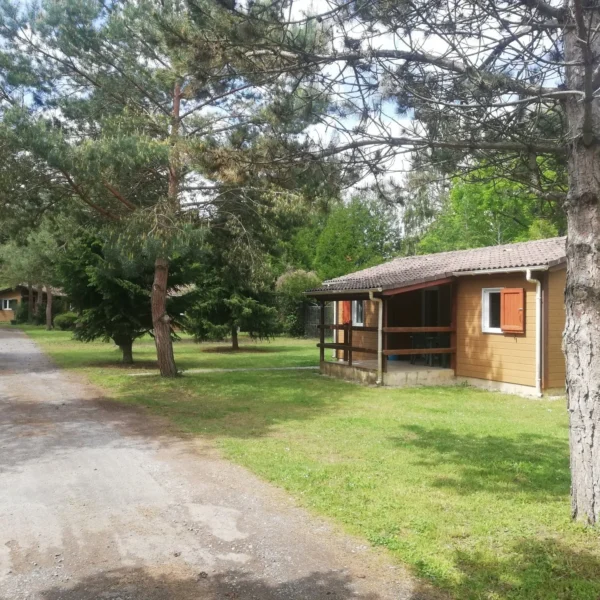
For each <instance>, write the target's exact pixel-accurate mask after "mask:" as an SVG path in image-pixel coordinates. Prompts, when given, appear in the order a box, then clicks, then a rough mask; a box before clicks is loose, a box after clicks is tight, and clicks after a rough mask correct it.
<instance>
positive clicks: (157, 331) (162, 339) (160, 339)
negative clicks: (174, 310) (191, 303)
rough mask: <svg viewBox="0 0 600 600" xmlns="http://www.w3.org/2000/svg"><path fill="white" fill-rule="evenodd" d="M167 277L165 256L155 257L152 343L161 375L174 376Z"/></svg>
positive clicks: (174, 367) (167, 269) (167, 270)
mask: <svg viewBox="0 0 600 600" xmlns="http://www.w3.org/2000/svg"><path fill="white" fill-rule="evenodd" d="M168 278H169V262H168V260H167V259H165V258H157V259H156V261H155V263H154V283H153V284H152V296H151V299H150V301H151V305H152V324H153V327H154V343H155V344H156V357H157V359H158V368H159V370H160V374H161V375H162V376H163V377H175V376H176V375H177V367H176V365H175V356H174V354H173V340H172V339H171V318H170V317H169V315H168V314H167V281H168Z"/></svg>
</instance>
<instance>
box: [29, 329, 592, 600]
mask: <svg viewBox="0 0 600 600" xmlns="http://www.w3.org/2000/svg"><path fill="white" fill-rule="evenodd" d="M28 333H29V334H30V335H31V336H32V337H33V338H34V339H36V340H37V341H38V342H39V343H40V344H41V345H42V346H43V347H44V348H45V349H46V350H47V351H48V352H49V353H50V354H51V355H52V356H53V358H54V360H55V361H57V362H58V363H59V364H60V365H63V366H66V367H68V368H72V369H78V370H80V371H82V372H83V373H85V374H86V375H87V376H88V377H89V378H90V379H91V380H92V381H93V382H94V383H97V384H99V385H102V386H103V387H104V389H106V390H107V394H109V395H110V396H111V397H113V398H114V399H115V400H117V401H119V402H124V403H129V404H135V405H142V406H145V407H148V408H149V409H150V410H151V411H153V412H154V413H156V414H159V415H163V416H167V417H168V418H169V419H171V420H172V421H173V422H174V423H175V424H176V425H177V426H178V427H179V428H180V429H181V430H183V431H186V432H191V433H194V434H196V435H199V436H203V437H204V438H207V439H210V440H213V441H214V443H215V444H217V445H218V446H219V447H220V448H221V449H222V450H223V452H224V454H225V455H226V456H228V457H229V458H231V459H232V460H234V461H237V462H238V463H240V464H242V465H245V466H246V467H248V468H249V469H251V470H252V471H254V472H255V473H257V474H258V475H260V476H261V477H263V478H265V479H267V480H269V481H272V482H274V483H275V484H277V485H279V486H281V487H283V488H285V489H286V490H288V491H289V492H290V493H292V494H293V495H294V496H295V497H296V498H297V499H298V500H299V502H300V503H302V504H303V505H305V506H307V507H308V508H310V509H311V510H313V511H315V512H317V513H320V514H323V515H326V516H329V517H331V518H333V519H334V520H336V521H337V522H338V523H340V524H342V525H343V526H344V527H345V528H346V530H348V531H350V532H352V533H354V534H358V535H360V536H362V537H364V538H365V539H367V540H369V541H370V542H371V543H372V544H373V545H376V546H382V547H385V548H387V549H388V550H389V552H390V553H391V554H392V555H393V556H394V557H395V558H396V559H397V560H399V561H401V562H403V563H404V564H406V565H409V566H410V567H411V569H412V571H413V572H414V573H415V574H416V575H418V576H420V577H423V578H424V579H426V580H428V581H429V582H432V583H433V584H435V585H436V586H438V587H439V588H441V589H443V590H447V591H448V592H450V594H451V595H452V596H453V597H455V598H457V599H460V600H471V599H473V600H475V599H478V600H479V599H486V600H496V599H507V600H508V599H511V600H512V599H515V600H517V599H518V600H525V599H527V600H538V599H539V600H542V599H543V600H551V599H553V600H559V599H560V600H597V599H598V598H599V597H600V539H599V535H598V531H597V530H586V529H585V528H584V527H582V526H580V525H577V524H573V523H571V521H570V515H569V460H568V429H567V416H566V410H565V406H564V401H557V400H554V401H549V400H525V399H523V398H519V397H514V396H507V395H501V394H495V393H487V392H482V391H478V390H474V389H471V388H464V387H458V388H418V389H404V390H393V389H375V388H365V387H359V386H355V385H352V384H349V383H345V382H341V381H337V380H332V379H326V378H323V377H320V376H319V375H317V374H316V373H315V372H312V371H296V372H290V371H270V372H265V371H262V372H238V373H226V374H225V373H205V374H196V375H187V376H183V377H181V378H178V379H176V380H162V379H160V378H158V377H148V378H143V380H141V379H140V378H138V377H130V376H129V374H128V373H127V372H124V371H123V370H122V369H118V368H114V367H110V363H111V361H114V360H115V359H117V358H118V355H117V354H116V353H115V351H114V350H112V349H111V347H110V346H109V345H107V344H80V343H77V342H73V341H70V340H69V339H68V335H67V334H64V333H60V332H45V331H43V330H41V329H29V330H28ZM253 348H255V349H259V348H260V349H265V351H259V352H248V353H245V352H241V353H239V354H235V355H232V354H230V353H223V354H220V353H215V352H205V351H203V348H202V347H199V346H197V345H193V344H191V343H189V342H183V343H180V344H178V345H176V355H177V358H178V362H179V364H180V365H182V366H183V365H185V366H186V367H187V368H191V367H192V366H195V367H203V366H207V367H208V366H210V367H216V366H219V367H221V366H239V365H240V364H243V365H245V366H251V365H253V366H260V367H264V366H268V365H272V366H293V365H299V366H306V365H310V364H315V363H316V360H317V350H316V348H315V347H314V342H312V341H311V342H305V341H294V340H286V339H278V340H276V341H273V342H271V343H264V344H259V345H256V346H253ZM151 356H152V348H151V345H150V344H149V343H148V342H143V343H142V344H138V345H137V358H140V359H143V360H150V359H151Z"/></svg>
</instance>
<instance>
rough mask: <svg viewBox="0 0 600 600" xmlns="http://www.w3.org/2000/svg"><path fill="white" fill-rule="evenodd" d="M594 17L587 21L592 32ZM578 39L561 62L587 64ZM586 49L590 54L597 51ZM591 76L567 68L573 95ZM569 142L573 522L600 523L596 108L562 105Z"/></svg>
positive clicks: (572, 38) (567, 343)
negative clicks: (564, 109)
mask: <svg viewBox="0 0 600 600" xmlns="http://www.w3.org/2000/svg"><path fill="white" fill-rule="evenodd" d="M598 20H599V17H598V16H595V17H594V18H592V19H591V24H590V27H591V28H593V29H594V30H595V27H596V25H597V23H598ZM580 35H581V32H578V31H576V30H575V29H574V28H571V29H569V30H565V59H566V61H567V62H573V63H576V62H577V63H581V62H586V61H587V60H588V58H589V53H588V51H587V49H586V48H585V47H584V46H586V44H585V43H582V42H581V39H586V38H585V36H584V38H580ZM593 37H595V39H596V41H595V42H592V45H593V46H594V48H593V54H594V55H595V56H598V55H599V51H600V44H599V42H598V41H597V38H598V36H593ZM586 72H587V73H588V74H589V72H590V71H589V69H587V67H586V68H581V67H579V66H573V67H569V68H567V71H566V75H567V84H568V87H569V88H571V89H579V90H585V89H586V88H587V85H586ZM566 111H567V119H568V124H569V132H568V138H569V139H570V140H571V141H570V146H569V156H568V168H569V194H568V197H567V204H566V209H567V221H568V239H567V284H566V290H565V307H566V325H565V332H564V337H563V349H564V352H565V358H566V367H567V380H566V388H567V405H568V412H569V442H570V457H571V458H570V460H571V507H572V515H573V518H574V519H578V520H581V521H584V522H587V523H589V524H596V523H598V522H599V521H600V242H599V240H600V144H599V141H598V138H599V136H600V107H599V106H598V102H597V101H594V102H591V99H590V102H587V101H586V100H585V99H584V100H583V101H581V99H578V100H575V99H570V100H568V101H567V102H566Z"/></svg>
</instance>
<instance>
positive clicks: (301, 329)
mask: <svg viewBox="0 0 600 600" xmlns="http://www.w3.org/2000/svg"><path fill="white" fill-rule="evenodd" d="M320 284H321V280H320V279H319V277H318V276H317V275H316V274H315V273H312V272H307V271H303V270H302V269H298V270H297V271H288V272H287V273H284V274H283V275H281V277H279V279H278V280H277V295H278V306H279V320H280V323H281V325H282V328H283V330H284V331H285V333H287V334H288V335H291V336H293V337H303V336H304V335H305V333H306V332H305V323H304V318H305V317H304V315H305V311H306V307H307V306H308V305H310V304H312V300H311V299H309V298H307V297H306V296H305V295H304V292H305V291H306V290H308V289H311V288H315V287H318V286H319V285H320Z"/></svg>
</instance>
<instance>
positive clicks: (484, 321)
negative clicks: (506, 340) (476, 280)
mask: <svg viewBox="0 0 600 600" xmlns="http://www.w3.org/2000/svg"><path fill="white" fill-rule="evenodd" d="M503 289H504V288H483V289H482V290H481V332H482V333H496V334H498V333H499V334H504V331H502V290H503ZM490 294H500V326H499V327H490V324H489V316H490Z"/></svg>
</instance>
